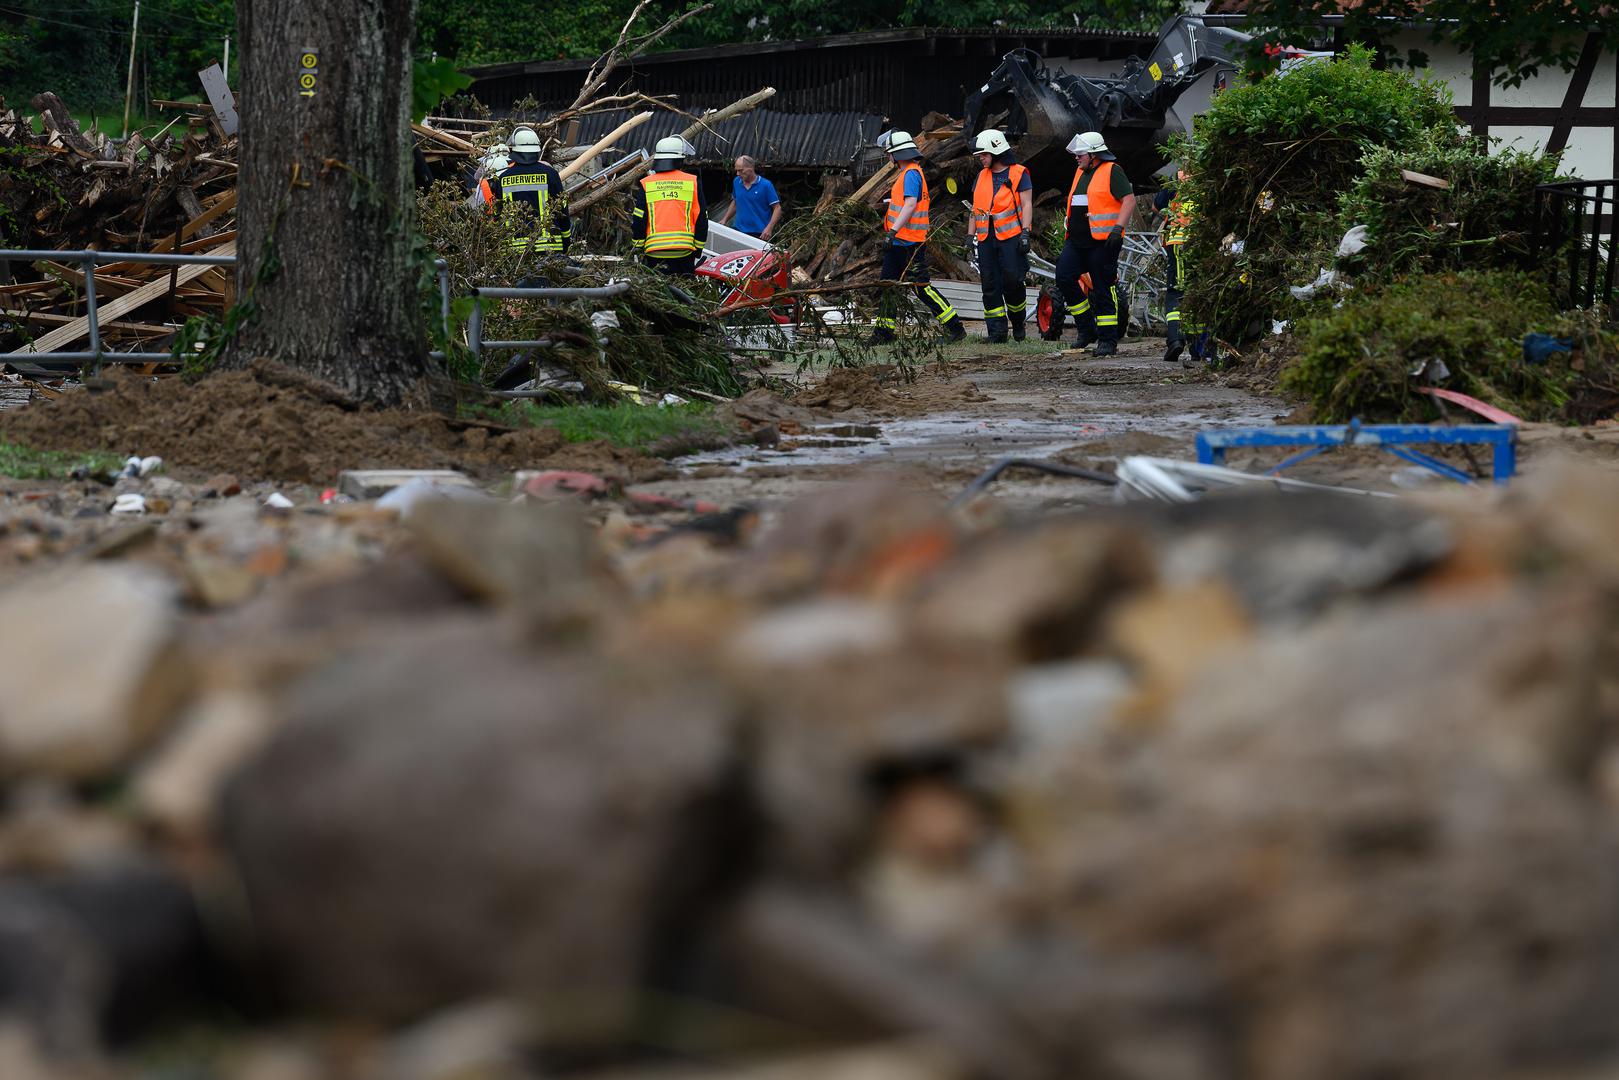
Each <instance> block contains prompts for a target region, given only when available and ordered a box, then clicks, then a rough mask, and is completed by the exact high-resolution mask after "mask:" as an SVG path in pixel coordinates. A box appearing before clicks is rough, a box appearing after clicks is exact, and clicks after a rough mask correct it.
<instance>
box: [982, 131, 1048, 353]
mask: <svg viewBox="0 0 1619 1080" xmlns="http://www.w3.org/2000/svg"><path fill="white" fill-rule="evenodd" d="M973 149H974V150H975V151H976V152H977V154H978V164H980V165H982V166H983V168H982V169H981V170H980V171H979V173H978V182H977V183H976V184H974V185H973V216H972V233H973V238H974V239H975V240H977V242H978V280H979V283H980V284H981V285H982V287H983V290H984V330H985V331H986V332H987V333H988V334H989V340H990V341H992V342H997V343H998V342H1002V341H1005V340H1006V330H1007V326H1008V325H1010V326H1011V329H1012V339H1013V340H1014V341H1022V340H1023V320H1024V316H1025V315H1026V313H1027V312H1026V308H1027V306H1028V295H1029V291H1028V287H1027V286H1026V285H1025V284H1024V280H1025V279H1026V278H1027V277H1028V275H1029V231H1030V230H1031V229H1032V228H1033V227H1034V182H1033V181H1032V180H1030V179H1029V170H1028V169H1025V168H1024V167H1023V166H1022V165H1019V164H1017V163H1016V162H1014V161H1013V160H1012V146H1011V144H1010V143H1008V142H1007V141H1006V136H1005V135H1003V134H1002V133H1001V132H999V131H997V130H995V129H994V128H990V129H988V130H986V131H981V132H979V133H978V138H977V139H975V140H973Z"/></svg>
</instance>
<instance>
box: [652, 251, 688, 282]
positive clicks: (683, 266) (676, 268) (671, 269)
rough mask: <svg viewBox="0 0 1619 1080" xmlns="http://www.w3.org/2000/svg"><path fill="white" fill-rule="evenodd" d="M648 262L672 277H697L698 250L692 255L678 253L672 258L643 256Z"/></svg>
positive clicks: (658, 270) (653, 267)
mask: <svg viewBox="0 0 1619 1080" xmlns="http://www.w3.org/2000/svg"><path fill="white" fill-rule="evenodd" d="M643 258H644V259H645V261H646V264H647V265H648V266H650V267H651V268H652V269H654V270H656V271H657V272H658V273H660V274H668V275H669V276H670V277H696V276H697V252H695V251H694V252H692V253H691V254H690V255H676V256H673V257H671V258H661V259H660V258H658V257H657V256H656V255H646V256H643Z"/></svg>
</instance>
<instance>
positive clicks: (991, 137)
mask: <svg viewBox="0 0 1619 1080" xmlns="http://www.w3.org/2000/svg"><path fill="white" fill-rule="evenodd" d="M1011 150H1012V144H1011V143H1009V142H1007V141H1006V136H1005V135H1003V134H1001V132H1000V130H999V129H997V128H987V129H985V130H983V131H980V132H979V133H978V138H976V139H974V140H973V151H974V152H975V153H979V154H994V155H995V156H996V157H999V156H1000V155H1002V154H1006V153H1010V152H1011Z"/></svg>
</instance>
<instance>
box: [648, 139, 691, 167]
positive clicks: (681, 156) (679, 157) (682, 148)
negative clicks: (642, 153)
mask: <svg viewBox="0 0 1619 1080" xmlns="http://www.w3.org/2000/svg"><path fill="white" fill-rule="evenodd" d="M695 153H697V147H695V146H693V145H692V144H691V143H689V142H687V141H686V139H685V137H684V136H681V135H667V136H665V137H664V138H661V139H659V140H658V142H657V145H656V146H654V147H653V148H652V164H653V165H658V164H659V163H661V162H668V163H669V164H670V165H679V164H681V163H682V162H684V161H685V160H686V159H687V158H689V157H691V156H692V155H693V154H695Z"/></svg>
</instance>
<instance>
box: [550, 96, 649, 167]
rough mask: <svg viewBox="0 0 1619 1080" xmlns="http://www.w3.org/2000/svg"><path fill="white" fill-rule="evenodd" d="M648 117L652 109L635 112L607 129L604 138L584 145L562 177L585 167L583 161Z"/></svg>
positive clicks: (588, 159) (610, 144) (632, 129)
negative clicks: (614, 126) (610, 128)
mask: <svg viewBox="0 0 1619 1080" xmlns="http://www.w3.org/2000/svg"><path fill="white" fill-rule="evenodd" d="M650 119H652V110H650V109H648V110H647V111H646V112H642V113H636V114H635V115H634V116H632V117H630V118H629V119H628V120H626V121H624V122H623V123H622V124H620V125H618V127H616V128H614V129H613V130H612V131H609V132H608V133H607V135H606V137H605V138H602V139H598V140H597V141H596V142H595V143H593V144H592V145H590V146H588V147H586V148H585V150H584V151H583V152H582V153H580V155H579V156H578V157H576V158H574V159H573V160H572V161H570V162H569V163H568V164H567V166H566V167H565V168H563V170H562V179H564V180H566V179H567V178H568V177H570V176H572V175H573V174H574V173H576V172H578V171H579V170H580V169H583V168H584V167H585V163H586V162H588V161H590V159H592V158H594V157H595V156H596V155H597V154H599V153H601V152H602V151H603V150H605V149H607V148H608V147H609V146H612V145H613V143H614V142H616V141H617V140H619V139H620V138H622V137H623V136H625V135H627V134H629V133H630V132H631V131H634V130H635V129H636V128H638V127H640V126H641V125H642V124H644V123H646V122H647V121H648V120H650Z"/></svg>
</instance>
